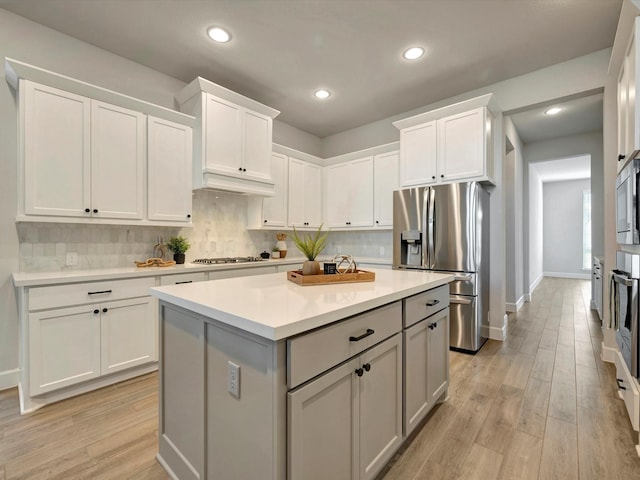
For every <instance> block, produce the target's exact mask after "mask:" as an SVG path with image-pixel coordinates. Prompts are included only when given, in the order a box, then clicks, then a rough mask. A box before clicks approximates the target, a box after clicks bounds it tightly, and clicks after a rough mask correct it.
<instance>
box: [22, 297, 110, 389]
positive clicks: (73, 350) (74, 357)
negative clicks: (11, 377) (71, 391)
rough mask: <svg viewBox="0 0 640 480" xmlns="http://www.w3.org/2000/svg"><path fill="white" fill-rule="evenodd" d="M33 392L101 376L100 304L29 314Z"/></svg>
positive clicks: (30, 370) (30, 372) (57, 387)
mask: <svg viewBox="0 0 640 480" xmlns="http://www.w3.org/2000/svg"><path fill="white" fill-rule="evenodd" d="M29 376H30V388H31V395H39V394H41V393H45V392H49V391H51V390H56V389H59V388H62V387H67V386H69V385H73V384H76V383H80V382H83V381H85V380H89V379H92V378H96V377H98V376H100V310H99V308H98V306H92V305H85V306H83V307H73V308H63V309H58V310H47V311H42V312H37V313H31V314H29Z"/></svg>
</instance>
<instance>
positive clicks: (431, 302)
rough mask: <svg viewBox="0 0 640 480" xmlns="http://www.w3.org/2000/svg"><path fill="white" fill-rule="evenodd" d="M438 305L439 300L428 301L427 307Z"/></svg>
mask: <svg viewBox="0 0 640 480" xmlns="http://www.w3.org/2000/svg"><path fill="white" fill-rule="evenodd" d="M439 303H440V300H429V301H428V302H427V307H435V306H436V305H437V304H439Z"/></svg>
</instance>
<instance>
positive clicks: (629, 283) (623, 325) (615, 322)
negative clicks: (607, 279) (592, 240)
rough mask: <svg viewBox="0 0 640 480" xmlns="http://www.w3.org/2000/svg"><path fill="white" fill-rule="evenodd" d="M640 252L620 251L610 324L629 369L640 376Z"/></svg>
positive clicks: (612, 280) (613, 276)
mask: <svg viewBox="0 0 640 480" xmlns="http://www.w3.org/2000/svg"><path fill="white" fill-rule="evenodd" d="M639 280H640V255H637V254H633V253H627V252H620V251H618V252H616V269H615V270H614V271H613V273H612V275H611V297H612V302H611V308H612V315H611V319H610V324H609V326H610V327H614V328H615V330H616V342H617V344H618V349H619V350H620V354H621V355H622V358H623V359H624V361H625V363H626V364H627V367H628V368H629V372H630V373H631V375H633V376H634V377H636V378H638V377H640V372H639V369H638V356H639V353H640V352H639V350H638V349H639V348H640V342H638V301H639V298H638V281H639Z"/></svg>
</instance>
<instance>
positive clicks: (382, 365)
mask: <svg viewBox="0 0 640 480" xmlns="http://www.w3.org/2000/svg"><path fill="white" fill-rule="evenodd" d="M360 358H361V366H362V368H363V370H364V374H363V375H362V376H361V377H358V382H359V391H360V475H359V478H360V479H366V480H369V479H372V478H374V477H375V476H376V475H377V474H378V473H379V472H380V470H381V469H382V467H384V465H385V464H386V463H387V461H388V460H389V459H390V458H391V456H392V455H393V454H394V453H395V451H396V450H397V449H398V447H400V444H401V443H402V336H401V334H399V333H398V334H396V335H395V336H393V337H391V338H390V339H388V340H386V341H385V342H383V343H381V344H380V345H378V346H377V347H374V348H372V349H371V350H369V351H367V352H365V353H363V354H362V355H361V357H360ZM327 478H338V477H327Z"/></svg>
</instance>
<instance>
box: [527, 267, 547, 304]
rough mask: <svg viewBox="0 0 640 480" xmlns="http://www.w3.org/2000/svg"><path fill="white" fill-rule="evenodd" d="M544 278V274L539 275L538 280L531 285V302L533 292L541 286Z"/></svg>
mask: <svg viewBox="0 0 640 480" xmlns="http://www.w3.org/2000/svg"><path fill="white" fill-rule="evenodd" d="M543 278H544V273H541V274H540V275H538V278H536V279H535V280H534V281H533V283H531V285H530V286H529V292H530V293H529V301H531V294H533V292H534V291H535V289H536V288H538V285H540V282H541V281H542V279H543Z"/></svg>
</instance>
